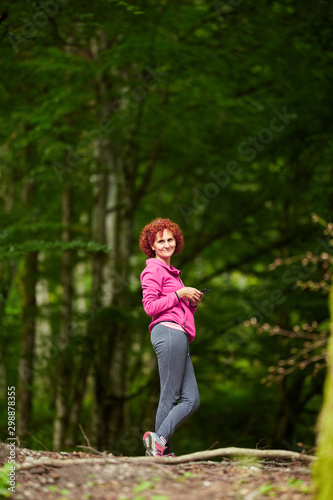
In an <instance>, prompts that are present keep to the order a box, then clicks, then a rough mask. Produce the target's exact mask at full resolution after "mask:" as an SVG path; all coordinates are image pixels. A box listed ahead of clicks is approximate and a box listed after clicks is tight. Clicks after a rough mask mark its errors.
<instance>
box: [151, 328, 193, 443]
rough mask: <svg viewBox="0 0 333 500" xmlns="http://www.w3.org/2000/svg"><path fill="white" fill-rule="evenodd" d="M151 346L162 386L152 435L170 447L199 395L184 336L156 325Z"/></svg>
mask: <svg viewBox="0 0 333 500" xmlns="http://www.w3.org/2000/svg"><path fill="white" fill-rule="evenodd" d="M151 342H152V344H153V347H154V351H155V353H156V356H157V362H158V371H159V374H160V383H161V393H160V400H159V404H158V408H157V413H156V422H155V432H157V433H158V434H160V435H161V436H163V437H164V438H165V439H166V440H167V444H168V445H169V442H170V439H171V436H172V435H173V433H174V432H175V430H176V429H177V427H179V426H180V425H181V424H182V423H183V422H184V421H185V420H186V419H187V418H188V417H189V416H190V415H192V413H194V412H195V411H196V410H197V409H198V408H199V404H200V398H199V391H198V386H197V381H196V378H195V374H194V369H193V364H192V359H191V357H190V351H189V342H188V336H187V335H186V333H184V332H182V331H181V330H177V329H173V328H168V327H167V326H164V325H161V324H157V325H155V326H154V328H153V329H152V332H151ZM167 448H169V446H167Z"/></svg>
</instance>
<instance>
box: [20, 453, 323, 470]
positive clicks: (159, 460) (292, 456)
mask: <svg viewBox="0 0 333 500" xmlns="http://www.w3.org/2000/svg"><path fill="white" fill-rule="evenodd" d="M217 457H255V458H259V459H264V458H271V459H272V458H282V459H285V460H291V461H301V462H306V463H311V462H313V461H314V460H317V457H315V456H313V455H305V453H297V452H296V451H288V450H255V449H251V448H235V447H229V448H218V449H216V450H206V451H198V452H196V453H190V454H188V455H181V456H179V457H147V456H145V457H110V456H105V458H93V457H92V458H88V459H84V458H79V459H74V460H72V459H69V460H55V459H52V460H50V459H38V460H36V461H35V462H33V463H31V462H29V463H23V464H18V465H17V469H16V470H17V471H20V470H26V469H32V468H35V467H63V466H67V465H81V464H91V465H95V464H120V463H140V462H142V463H146V464H148V463H149V464H168V465H177V464H183V463H188V462H195V461H198V460H211V459H212V458H217Z"/></svg>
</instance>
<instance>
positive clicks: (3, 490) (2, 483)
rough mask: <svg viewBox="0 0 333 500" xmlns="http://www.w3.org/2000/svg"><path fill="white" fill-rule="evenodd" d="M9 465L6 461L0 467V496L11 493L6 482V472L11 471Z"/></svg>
mask: <svg viewBox="0 0 333 500" xmlns="http://www.w3.org/2000/svg"><path fill="white" fill-rule="evenodd" d="M10 467H11V466H10V464H8V463H7V464H5V465H4V466H3V467H1V469H0V497H9V496H10V495H11V493H10V491H9V490H8V488H9V484H8V483H7V481H8V475H7V474H9V472H11V468H10Z"/></svg>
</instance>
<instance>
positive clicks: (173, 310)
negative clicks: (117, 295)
mask: <svg viewBox="0 0 333 500" xmlns="http://www.w3.org/2000/svg"><path fill="white" fill-rule="evenodd" d="M180 274H181V272H180V271H179V270H178V269H176V268H175V267H173V266H170V267H168V266H167V264H166V263H165V262H163V261H162V260H159V259H156V258H152V259H148V260H146V267H145V269H144V270H143V271H142V273H141V276H140V280H141V285H142V303H143V308H144V310H145V312H146V313H147V314H148V316H152V318H153V319H152V322H151V323H150V325H149V331H150V332H151V331H152V328H153V326H154V325H156V323H159V322H161V321H174V322H175V323H177V324H178V325H180V326H182V327H183V328H184V329H185V331H186V333H187V334H188V337H189V342H192V341H193V340H194V337H195V325H194V317H193V313H194V312H195V311H196V309H197V308H196V307H191V306H190V302H189V301H188V300H187V299H186V297H182V298H181V299H179V298H178V295H177V294H176V293H175V292H176V290H179V288H182V287H183V286H184V283H183V282H182V280H181V279H180Z"/></svg>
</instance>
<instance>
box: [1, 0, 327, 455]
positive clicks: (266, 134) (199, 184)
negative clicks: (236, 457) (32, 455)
mask: <svg viewBox="0 0 333 500" xmlns="http://www.w3.org/2000/svg"><path fill="white" fill-rule="evenodd" d="M332 21H333V8H332V5H331V4H330V3H329V2H328V1H324V0H316V1H313V0H305V1H301V0H284V1H280V0H278V1H273V2H271V1H267V0H256V1H254V0H243V1H242V0H229V1H228V0H227V1H224V2H207V1H202V0H194V1H192V2H190V1H187V0H185V1H181V2H179V1H176V0H170V1H168V0H162V1H160V2H153V1H149V0H146V1H138V2H135V3H133V4H132V3H130V2H125V1H115V0H101V1H98V2H93V3H92V2H88V1H87V0H81V1H80V2H78V1H77V0H73V1H68V0H44V1H42V0H41V1H15V2H9V1H5V2H2V4H1V10H0V39H1V73H2V76H1V82H0V86H1V90H0V100H1V116H0V142H1V148H0V215H1V228H0V329H1V336H0V380H1V385H0V403H1V407H2V408H3V410H4V411H1V414H0V418H1V421H0V426H1V429H2V430H3V431H2V434H1V439H3V440H5V439H6V437H7V433H6V429H7V414H6V411H5V409H6V404H7V387H11V386H15V387H16V395H17V398H16V405H17V407H16V410H17V435H18V436H19V438H20V442H21V445H23V446H27V447H32V448H38V449H39V448H40V447H41V443H42V444H43V445H44V446H46V447H47V448H48V449H61V450H65V449H73V448H74V447H75V446H76V445H79V444H81V445H82V444H86V442H85V439H84V437H83V434H82V432H81V430H80V426H82V429H84V432H85V433H86V435H87V436H88V437H89V439H90V442H91V445H92V446H94V447H95V448H97V449H99V450H105V449H106V450H108V451H109V452H112V453H115V454H120V453H122V454H124V455H141V454H143V452H144V450H143V446H142V441H141V440H142V434H143V433H144V432H145V431H146V430H151V429H152V427H153V422H154V412H155V410H156V405H157V401H158V392H159V380H158V373H157V367H156V361H155V354H154V352H153V350H152V347H151V344H150V338H149V332H148V325H149V322H150V319H149V317H148V316H146V314H145V313H144V311H143V308H142V303H141V287H140V280H139V277H140V273H141V271H142V269H143V267H144V266H145V259H146V258H145V256H144V255H143V254H141V253H140V251H139V248H138V238H139V235H140V231H141V229H142V227H143V226H144V225H145V224H147V223H148V222H150V221H151V220H152V219H153V218H155V217H169V218H170V219H172V220H174V221H175V222H177V223H178V224H179V225H180V226H181V228H182V230H183V233H184V237H185V247H184V251H183V253H182V254H181V255H180V256H175V258H174V261H173V264H174V265H175V266H176V267H178V268H180V269H181V270H182V279H183V281H184V282H185V284H186V285H188V286H195V287H199V288H200V287H202V288H203V287H209V288H210V290H211V291H210V292H209V293H208V294H206V295H205V298H204V300H203V302H202V304H201V305H200V307H199V308H198V311H197V313H196V325H197V337H196V339H195V342H194V343H193V344H192V345H191V353H192V358H193V362H194V366H195V370H196V374H197V379H198V385H199V390H200V394H201V406H200V408H199V410H198V411H197V412H196V413H195V414H194V415H193V416H192V417H191V419H189V420H188V421H187V422H186V423H185V424H184V425H183V426H182V427H181V428H179V430H178V431H177V433H176V434H175V436H174V448H175V451H176V453H177V454H181V453H186V452H192V451H197V450H201V449H206V448H209V447H211V446H218V447H222V446H231V445H232V446H245V447H256V446H258V447H274V448H282V449H292V450H300V449H305V450H307V451H308V450H310V449H311V448H312V447H313V446H314V445H315V431H316V429H315V424H316V420H317V416H318V412H319V410H320V408H321V404H322V392H323V382H324V377H325V349H326V343H327V333H328V327H329V319H328V318H329V313H328V305H327V300H328V293H327V292H328V289H329V286H328V283H329V280H330V277H331V271H330V267H331V264H332V244H331V241H332V239H331V238H332V226H331V224H330V221H332V208H333V168H332V159H333V143H332V83H333V82H332V77H333V66H332V58H333V42H332V36H331V26H332ZM217 443H218V444H217Z"/></svg>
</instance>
